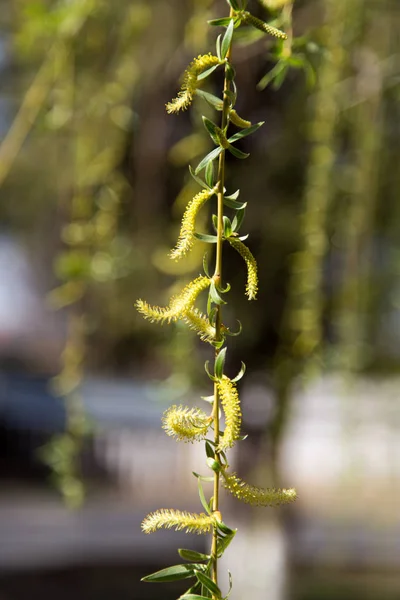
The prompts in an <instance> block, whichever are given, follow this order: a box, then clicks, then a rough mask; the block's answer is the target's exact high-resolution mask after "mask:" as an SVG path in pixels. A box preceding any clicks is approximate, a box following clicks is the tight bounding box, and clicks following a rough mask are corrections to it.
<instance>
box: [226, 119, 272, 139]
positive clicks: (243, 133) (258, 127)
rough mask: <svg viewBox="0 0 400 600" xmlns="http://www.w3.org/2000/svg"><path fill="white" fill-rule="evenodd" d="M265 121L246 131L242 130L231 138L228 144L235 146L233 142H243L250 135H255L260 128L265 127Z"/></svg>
mask: <svg viewBox="0 0 400 600" xmlns="http://www.w3.org/2000/svg"><path fill="white" fill-rule="evenodd" d="M264 123H265V121H260V122H259V123H256V124H255V125H252V126H251V127H247V128H246V129H242V130H241V131H238V132H237V133H235V135H232V137H230V138H229V139H228V142H229V143H230V144H233V142H236V141H237V140H241V139H242V138H244V137H247V136H248V135H251V134H252V133H254V132H255V131H257V129H260V127H261V126H262V125H264Z"/></svg>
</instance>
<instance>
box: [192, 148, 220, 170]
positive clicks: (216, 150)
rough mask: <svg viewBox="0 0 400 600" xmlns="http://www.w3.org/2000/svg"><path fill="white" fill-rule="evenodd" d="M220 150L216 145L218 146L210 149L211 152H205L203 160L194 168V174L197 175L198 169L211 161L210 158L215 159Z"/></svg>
mask: <svg viewBox="0 0 400 600" xmlns="http://www.w3.org/2000/svg"><path fill="white" fill-rule="evenodd" d="M221 152H222V148H221V147H218V148H214V150H211V152H209V153H208V154H207V156H205V157H204V158H203V160H202V161H201V162H200V163H199V164H198V165H197V167H196V170H195V174H196V175H197V173H200V171H201V170H202V169H204V168H205V167H206V166H207V165H208V163H209V162H211V161H212V160H215V159H216V158H217V156H219V155H220V154H221Z"/></svg>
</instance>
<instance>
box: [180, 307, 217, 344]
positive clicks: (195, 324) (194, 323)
mask: <svg viewBox="0 0 400 600" xmlns="http://www.w3.org/2000/svg"><path fill="white" fill-rule="evenodd" d="M182 321H183V322H184V323H186V325H188V327H189V328H190V329H192V330H193V331H195V332H196V333H197V335H198V336H200V339H201V340H202V341H203V342H209V343H210V344H211V343H212V342H214V341H215V333H216V332H215V327H214V326H213V325H211V323H210V321H209V320H208V318H207V317H206V316H204V315H203V314H202V313H201V312H200V311H199V310H198V309H197V308H193V310H188V311H187V312H186V313H185V314H184V315H183V317H182Z"/></svg>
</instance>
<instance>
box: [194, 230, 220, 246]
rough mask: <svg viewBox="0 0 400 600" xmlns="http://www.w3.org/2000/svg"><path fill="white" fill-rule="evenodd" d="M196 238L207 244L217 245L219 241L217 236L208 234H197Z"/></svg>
mask: <svg viewBox="0 0 400 600" xmlns="http://www.w3.org/2000/svg"><path fill="white" fill-rule="evenodd" d="M194 237H195V238H196V239H198V240H200V241H201V242H205V243H206V244H216V243H217V240H218V238H217V236H216V235H208V234H207V233H195V234H194Z"/></svg>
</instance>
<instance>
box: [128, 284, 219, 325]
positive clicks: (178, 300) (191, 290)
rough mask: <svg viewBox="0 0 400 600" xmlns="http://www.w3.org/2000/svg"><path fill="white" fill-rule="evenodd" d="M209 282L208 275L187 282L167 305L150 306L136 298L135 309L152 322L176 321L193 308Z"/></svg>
mask: <svg viewBox="0 0 400 600" xmlns="http://www.w3.org/2000/svg"><path fill="white" fill-rule="evenodd" d="M210 283H211V280H210V279H209V278H208V277H204V276H200V277H197V278H196V279H194V280H193V281H191V282H190V283H188V285H187V286H185V287H184V288H183V290H182V291H181V292H180V294H178V295H177V296H173V297H172V298H171V300H170V302H169V305H168V306H167V307H161V306H151V305H150V304H148V303H147V302H145V301H144V300H137V301H136V303H135V306H136V309H137V310H138V311H139V312H140V313H141V314H142V315H143V316H144V318H145V319H148V320H149V321H151V322H152V323H154V322H161V323H163V322H164V321H167V322H168V323H170V322H171V321H176V320H177V319H180V318H184V316H185V314H186V312H188V311H190V310H191V309H192V308H193V305H194V303H195V302H196V298H197V296H198V295H199V294H200V292H202V291H203V290H205V289H207V288H208V287H209V285H210Z"/></svg>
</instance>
